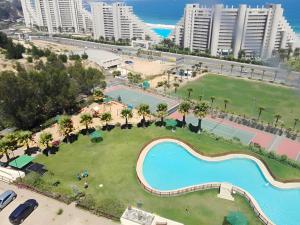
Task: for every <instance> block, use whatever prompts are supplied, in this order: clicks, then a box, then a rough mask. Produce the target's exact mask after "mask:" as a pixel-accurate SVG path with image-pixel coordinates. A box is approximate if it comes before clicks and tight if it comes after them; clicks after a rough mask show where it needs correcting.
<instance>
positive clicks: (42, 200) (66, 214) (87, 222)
mask: <svg viewBox="0 0 300 225" xmlns="http://www.w3.org/2000/svg"><path fill="white" fill-rule="evenodd" d="M8 189H10V190H14V191H15V192H16V193H17V195H18V196H17V198H16V200H15V201H13V202H11V203H10V204H9V205H8V206H7V207H6V208H4V209H3V210H2V211H1V212H0V224H1V225H11V224H10V222H9V220H8V217H9V215H10V213H11V212H12V211H13V210H14V209H15V208H16V207H17V206H18V205H19V204H21V203H23V202H25V201H26V200H28V199H30V198H33V199H36V200H37V201H38V203H39V207H38V208H37V209H36V210H35V211H34V212H33V213H32V214H31V215H29V217H27V219H26V220H25V221H24V223H23V224H22V225H43V224H44V225H50V224H51V225H118V224H119V223H116V222H113V221H111V220H108V219H106V218H103V217H98V216H95V215H93V214H91V213H89V212H88V211H84V210H81V209H79V208H76V207H75V205H74V203H73V204H70V205H66V204H64V203H61V202H59V201H56V200H54V199H51V198H48V197H46V196H43V195H40V194H37V193H35V192H31V191H29V190H25V189H18V188H17V187H15V186H13V185H9V184H6V183H2V182H0V193H2V192H3V191H5V190H8ZM59 209H62V210H63V213H62V214H61V215H57V212H58V210H59Z"/></svg>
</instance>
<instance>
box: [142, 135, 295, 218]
mask: <svg viewBox="0 0 300 225" xmlns="http://www.w3.org/2000/svg"><path fill="white" fill-rule="evenodd" d="M162 142H173V143H176V144H178V145H180V146H181V147H183V148H184V149H186V151H188V152H189V153H190V154H192V155H193V156H195V157H197V158H199V159H201V160H206V161H210V162H218V161H223V160H228V159H236V158H243V159H250V160H252V161H254V162H255V163H256V164H257V165H258V166H259V168H260V170H261V171H262V173H263V175H264V176H265V178H266V179H267V180H268V182H269V183H270V184H271V185H273V186H275V187H277V188H281V189H292V188H300V183H298V182H287V183H283V182H279V181H277V180H275V179H274V177H273V176H272V175H271V174H270V172H269V170H268V168H267V167H266V165H265V164H264V163H263V162H262V161H261V160H259V159H258V158H256V157H254V156H251V155H247V154H226V155H223V156H217V157H209V156H204V155H201V154H199V153H197V152H196V151H195V150H194V149H192V147H190V146H189V145H188V144H186V143H184V142H182V141H179V140H176V139H170V138H162V139H158V140H153V141H152V142H150V143H149V144H147V145H146V146H145V147H144V148H143V149H142V150H141V152H140V155H139V157H138V160H137V166H136V172H137V176H138V179H139V181H140V182H141V184H142V185H143V186H144V188H145V189H146V190H147V191H149V192H151V193H153V194H156V195H160V196H175V195H179V194H184V193H188V192H194V191H198V190H205V189H212V188H219V187H220V186H221V184H222V183H218V182H214V183H205V184H201V185H193V186H190V187H185V188H180V189H176V190H167V191H160V190H157V189H155V188H153V187H151V186H150V185H149V184H148V182H147V181H146V179H145V178H144V175H143V163H144V160H145V158H146V156H147V154H148V152H149V151H150V150H151V149H152V147H154V146H155V145H157V144H159V143H162ZM234 191H236V192H237V193H240V194H242V195H244V196H245V197H246V198H247V199H248V200H249V203H250V205H251V206H252V207H253V208H254V211H255V213H256V214H257V215H258V216H259V217H260V219H262V220H263V222H264V223H265V224H274V223H273V222H272V221H271V220H270V219H269V218H268V217H267V216H266V215H265V214H264V212H263V211H262V209H261V208H260V206H259V204H258V203H257V202H256V200H255V199H254V198H253V197H252V196H251V194H250V193H248V192H247V191H246V190H244V189H242V188H240V187H236V186H234Z"/></svg>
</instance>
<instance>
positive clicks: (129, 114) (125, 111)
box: [121, 109, 133, 127]
mask: <svg viewBox="0 0 300 225" xmlns="http://www.w3.org/2000/svg"><path fill="white" fill-rule="evenodd" d="M132 116H133V114H132V111H131V110H130V109H123V110H122V111H121V117H122V118H124V119H125V126H126V127H128V119H129V118H132Z"/></svg>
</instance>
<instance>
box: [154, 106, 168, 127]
mask: <svg viewBox="0 0 300 225" xmlns="http://www.w3.org/2000/svg"><path fill="white" fill-rule="evenodd" d="M156 112H157V116H158V117H160V122H161V124H163V123H164V117H165V116H166V115H167V112H168V105H167V104H165V103H160V104H158V105H157V109H156Z"/></svg>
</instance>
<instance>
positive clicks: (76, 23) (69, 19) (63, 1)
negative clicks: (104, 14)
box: [21, 0, 93, 33]
mask: <svg viewBox="0 0 300 225" xmlns="http://www.w3.org/2000/svg"><path fill="white" fill-rule="evenodd" d="M21 3H22V8H23V14H24V19H25V24H26V26H27V27H34V26H35V27H38V28H39V29H41V30H45V31H48V32H49V33H59V32H74V33H92V31H93V23H92V16H91V13H90V12H88V11H87V10H86V9H84V7H83V2H82V0H21Z"/></svg>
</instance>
